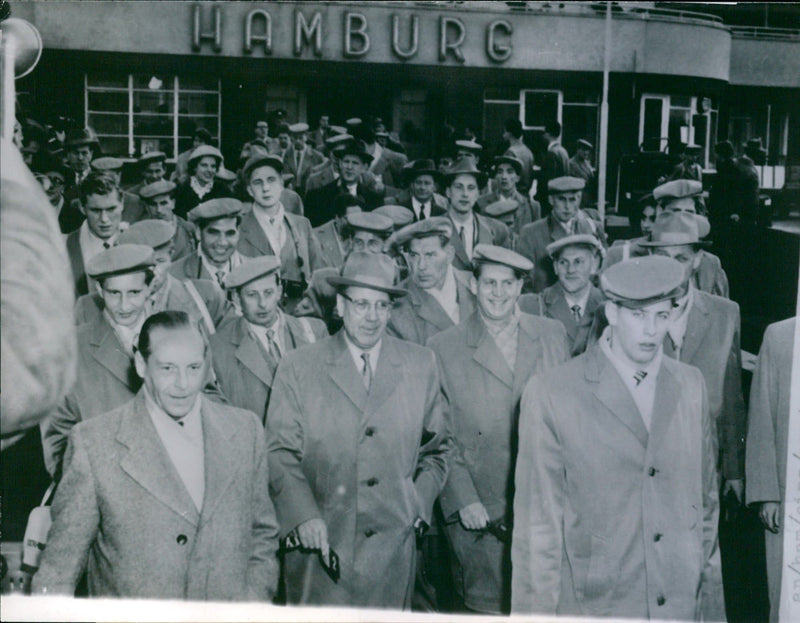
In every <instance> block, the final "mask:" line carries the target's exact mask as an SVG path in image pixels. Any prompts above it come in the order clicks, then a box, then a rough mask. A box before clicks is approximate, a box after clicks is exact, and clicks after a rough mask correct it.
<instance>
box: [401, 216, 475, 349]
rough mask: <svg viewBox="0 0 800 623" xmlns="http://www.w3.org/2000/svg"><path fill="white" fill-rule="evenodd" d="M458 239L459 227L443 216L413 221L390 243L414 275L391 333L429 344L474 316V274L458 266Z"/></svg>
mask: <svg viewBox="0 0 800 623" xmlns="http://www.w3.org/2000/svg"><path fill="white" fill-rule="evenodd" d="M452 239H453V226H452V224H451V222H450V219H448V218H447V217H443V216H435V217H432V218H429V219H425V220H423V221H417V222H416V223H413V224H411V225H407V226H406V227H404V228H403V229H401V230H399V231H397V232H396V233H395V234H393V235H392V237H391V238H390V240H389V245H390V246H391V247H393V248H394V249H398V250H399V251H400V252H401V253H402V254H403V256H404V257H405V260H406V265H407V266H408V268H409V277H408V279H407V280H406V281H405V282H404V284H403V287H404V288H405V289H406V290H407V291H408V295H407V296H405V297H403V298H402V299H400V300H399V301H398V302H397V303H396V305H395V307H394V309H392V317H391V319H390V320H389V324H388V327H387V331H388V333H389V335H394V336H396V337H399V338H401V339H404V340H408V341H410V342H414V343H416V344H421V345H425V344H426V343H427V342H428V340H429V339H430V338H431V337H433V336H434V335H436V334H437V333H439V332H440V331H444V330H445V329H448V328H450V327H452V326H453V325H456V324H458V323H459V322H460V321H462V320H465V319H467V318H469V317H470V316H471V315H472V312H473V311H474V310H475V294H474V293H473V292H472V291H471V290H470V278H469V273H466V272H464V271H460V270H457V269H455V268H453V259H454V258H455V254H456V250H455V247H454V246H453V240H452Z"/></svg>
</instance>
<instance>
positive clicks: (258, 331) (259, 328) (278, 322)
mask: <svg viewBox="0 0 800 623" xmlns="http://www.w3.org/2000/svg"><path fill="white" fill-rule="evenodd" d="M245 322H246V323H247V326H248V327H249V329H250V332H251V333H252V334H253V335H254V336H256V337H258V336H260V335H264V334H266V332H267V330H269V329H272V330H273V331H274V333H275V339H276V340H277V339H278V336H279V335H280V332H281V329H282V327H283V323H284V320H283V312H281V311H280V310H278V317H277V318H276V319H275V322H273V323H272V324H271V325H270V326H268V327H265V326H264V325H262V324H253V323H252V322H250V321H249V320H245Z"/></svg>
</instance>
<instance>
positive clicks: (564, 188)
mask: <svg viewBox="0 0 800 623" xmlns="http://www.w3.org/2000/svg"><path fill="white" fill-rule="evenodd" d="M585 187H586V180H585V179H583V178H582V177H572V176H571V175H562V176H561V177H555V178H553V179H552V180H550V181H549V182H547V191H548V192H549V193H550V194H551V195H555V194H558V193H572V192H576V191H579V190H583V189H584V188H585Z"/></svg>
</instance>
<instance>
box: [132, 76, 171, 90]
mask: <svg viewBox="0 0 800 623" xmlns="http://www.w3.org/2000/svg"><path fill="white" fill-rule="evenodd" d="M173 84H174V78H173V77H172V76H167V75H157V74H144V75H140V76H134V77H133V88H134V89H162V90H166V91H171V90H172V87H173Z"/></svg>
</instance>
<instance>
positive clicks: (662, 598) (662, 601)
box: [656, 595, 667, 606]
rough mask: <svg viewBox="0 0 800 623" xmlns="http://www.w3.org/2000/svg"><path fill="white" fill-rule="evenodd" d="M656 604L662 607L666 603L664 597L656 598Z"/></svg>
mask: <svg viewBox="0 0 800 623" xmlns="http://www.w3.org/2000/svg"><path fill="white" fill-rule="evenodd" d="M656 603H657V604H658V605H659V606H663V605H664V604H665V603H667V598H666V597H664V595H659V596H658V597H656Z"/></svg>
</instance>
